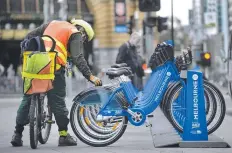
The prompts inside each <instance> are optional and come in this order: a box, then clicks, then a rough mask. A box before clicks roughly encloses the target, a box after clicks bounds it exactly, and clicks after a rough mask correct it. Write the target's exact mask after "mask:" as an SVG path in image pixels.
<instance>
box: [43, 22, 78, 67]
mask: <svg viewBox="0 0 232 153" xmlns="http://www.w3.org/2000/svg"><path fill="white" fill-rule="evenodd" d="M78 32H79V31H78V30H77V28H76V27H75V26H74V25H72V24H70V23H68V22H66V21H52V22H51V23H50V24H49V25H48V26H47V28H46V29H45V31H44V33H43V35H48V36H50V37H52V38H53V39H54V40H55V42H56V45H55V49H54V51H56V52H57V53H58V57H57V59H56V70H58V69H60V67H61V66H65V65H66V63H67V57H68V56H69V52H68V51H67V48H68V41H69V38H70V37H71V35H72V34H74V33H78ZM42 39H43V40H44V45H45V49H46V51H49V50H50V49H51V48H52V45H53V41H52V40H51V39H50V38H48V37H43V38H42Z"/></svg>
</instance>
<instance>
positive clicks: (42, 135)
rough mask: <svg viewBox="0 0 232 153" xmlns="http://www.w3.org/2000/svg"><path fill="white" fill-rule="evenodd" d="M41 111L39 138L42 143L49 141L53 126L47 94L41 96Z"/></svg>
mask: <svg viewBox="0 0 232 153" xmlns="http://www.w3.org/2000/svg"><path fill="white" fill-rule="evenodd" d="M39 105H40V107H39V112H41V122H40V124H39V127H38V128H39V131H40V132H39V135H38V139H39V142H40V143H41V144H45V143H46V142H47V141H48V138H49V135H50V132H51V127H52V123H53V121H52V111H51V109H50V107H49V105H48V100H47V97H46V95H40V98H39Z"/></svg>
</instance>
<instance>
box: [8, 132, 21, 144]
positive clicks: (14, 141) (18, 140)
mask: <svg viewBox="0 0 232 153" xmlns="http://www.w3.org/2000/svg"><path fill="white" fill-rule="evenodd" d="M11 144H12V146H14V147H20V146H23V141H22V134H19V133H16V132H15V133H14V135H13V136H12V140H11Z"/></svg>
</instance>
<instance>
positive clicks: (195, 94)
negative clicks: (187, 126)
mask: <svg viewBox="0 0 232 153" xmlns="http://www.w3.org/2000/svg"><path fill="white" fill-rule="evenodd" d="M198 78H199V77H198V75H197V74H194V75H193V76H192V79H193V120H194V121H193V122H192V129H195V128H199V127H200V123H199V122H198V119H199V107H198V102H199V100H198V87H199V86H198ZM200 133H201V131H197V132H196V133H195V134H200Z"/></svg>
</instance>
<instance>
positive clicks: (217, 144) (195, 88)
mask: <svg viewBox="0 0 232 153" xmlns="http://www.w3.org/2000/svg"><path fill="white" fill-rule="evenodd" d="M186 80H187V82H186V86H187V87H186V88H183V89H186V91H180V92H179V93H178V96H176V97H175V96H174V97H175V98H174V99H175V102H174V103H173V104H172V108H171V110H169V109H167V108H168V107H160V108H161V109H160V108H157V109H156V110H155V111H154V112H153V113H152V114H153V115H151V117H149V122H150V125H151V126H150V128H151V129H150V130H151V135H152V139H153V143H154V146H155V147H156V148H160V147H181V148H230V145H229V144H228V143H227V142H225V141H224V140H222V139H221V138H219V137H217V136H215V135H213V134H209V135H208V130H207V126H208V125H209V124H210V123H207V119H206V113H207V111H206V110H207V109H206V107H208V106H206V105H205V99H206V98H205V97H204V86H203V77H202V73H201V72H197V71H188V72H187V79H186ZM185 93H186V94H185ZM183 99H184V100H183ZM167 111H171V112H172V116H171V117H173V118H175V120H176V121H177V122H176V123H172V122H171V120H170V116H168V115H165V113H167ZM173 124H176V125H178V126H180V127H183V131H180V130H179V129H175V128H174V126H173Z"/></svg>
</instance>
